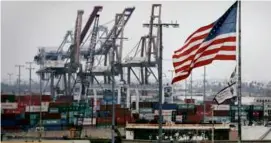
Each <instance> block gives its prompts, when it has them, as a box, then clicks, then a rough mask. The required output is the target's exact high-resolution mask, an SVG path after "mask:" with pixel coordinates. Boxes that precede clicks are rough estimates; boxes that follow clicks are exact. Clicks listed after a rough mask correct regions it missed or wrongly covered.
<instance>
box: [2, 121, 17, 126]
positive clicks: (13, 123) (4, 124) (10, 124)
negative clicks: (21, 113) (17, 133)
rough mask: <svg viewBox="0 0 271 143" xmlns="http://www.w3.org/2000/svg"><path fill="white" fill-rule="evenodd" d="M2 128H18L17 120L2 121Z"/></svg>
mask: <svg viewBox="0 0 271 143" xmlns="http://www.w3.org/2000/svg"><path fill="white" fill-rule="evenodd" d="M1 126H2V127H11V126H16V121H15V120H1Z"/></svg>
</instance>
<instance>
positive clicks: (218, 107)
mask: <svg viewBox="0 0 271 143" xmlns="http://www.w3.org/2000/svg"><path fill="white" fill-rule="evenodd" d="M212 107H213V108H214V110H217V111H228V110H230V105H212Z"/></svg>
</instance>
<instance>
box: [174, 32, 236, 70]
mask: <svg viewBox="0 0 271 143" xmlns="http://www.w3.org/2000/svg"><path fill="white" fill-rule="evenodd" d="M235 41H236V37H227V38H223V39H217V40H214V41H213V42H211V43H210V44H208V45H206V46H205V47H202V48H200V49H199V50H198V51H197V52H196V53H195V54H194V55H191V56H189V57H188V58H186V59H184V60H183V61H180V62H174V63H173V66H174V67H176V66H179V65H182V64H183V63H185V62H186V61H189V60H193V59H194V57H195V56H196V55H197V54H199V53H202V52H204V51H205V50H206V49H207V48H208V47H209V46H211V45H215V44H221V43H224V42H235ZM193 49H197V47H196V46H195V47H193ZM193 49H189V51H190V53H191V52H193V51H191V50H193ZM217 49H220V48H217ZM187 51H188V50H187ZM188 54H189V53H186V52H184V53H181V54H180V55H173V56H172V58H173V59H174V58H176V59H177V58H180V57H181V56H185V55H188Z"/></svg>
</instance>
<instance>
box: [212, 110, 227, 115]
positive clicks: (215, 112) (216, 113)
mask: <svg viewBox="0 0 271 143" xmlns="http://www.w3.org/2000/svg"><path fill="white" fill-rule="evenodd" d="M229 115H230V112H229V111H223V110H218V111H216V110H215V111H214V116H229Z"/></svg>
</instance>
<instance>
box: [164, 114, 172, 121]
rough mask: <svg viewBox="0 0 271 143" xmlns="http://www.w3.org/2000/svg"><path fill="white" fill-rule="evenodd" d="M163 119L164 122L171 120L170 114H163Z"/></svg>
mask: <svg viewBox="0 0 271 143" xmlns="http://www.w3.org/2000/svg"><path fill="white" fill-rule="evenodd" d="M163 119H164V121H165V122H171V121H172V120H171V119H172V116H171V115H167V116H163Z"/></svg>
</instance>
